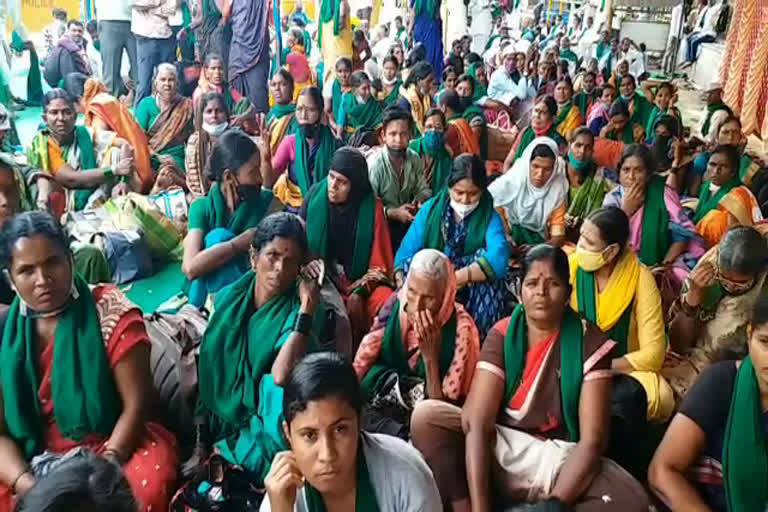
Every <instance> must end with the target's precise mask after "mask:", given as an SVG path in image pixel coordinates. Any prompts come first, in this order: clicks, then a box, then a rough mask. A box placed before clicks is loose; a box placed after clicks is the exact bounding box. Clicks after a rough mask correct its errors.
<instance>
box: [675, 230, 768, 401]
mask: <svg viewBox="0 0 768 512" xmlns="http://www.w3.org/2000/svg"><path fill="white" fill-rule="evenodd" d="M758 227H759V228H760V230H761V231H759V232H758V231H757V230H756V229H755V228H751V227H747V226H736V227H734V228H731V229H730V230H729V231H728V232H727V233H726V234H725V235H724V236H723V239H722V240H721V241H720V243H719V244H718V245H717V246H715V247H713V248H711V249H710V250H709V251H707V253H706V254H704V256H702V258H701V259H700V260H699V262H698V264H697V265H696V267H695V268H694V269H693V271H692V272H691V275H690V276H689V277H688V279H687V280H686V282H685V283H684V284H683V291H682V293H681V295H680V297H679V299H678V300H677V301H676V302H675V303H674V304H673V306H672V308H671V311H670V318H671V322H670V324H669V344H670V349H671V350H673V351H675V352H676V353H669V354H668V355H667V361H666V362H665V364H664V370H663V372H662V373H663V375H664V376H665V377H666V378H667V380H668V381H669V383H670V384H671V385H672V389H673V390H674V391H675V394H676V395H677V398H678V399H679V398H681V397H683V396H684V395H685V393H686V392H687V391H688V388H689V387H690V386H691V384H692V383H693V381H694V380H695V379H696V376H697V375H698V374H699V373H701V372H702V371H703V370H705V369H706V368H708V367H709V366H710V365H711V364H712V363H714V362H717V361H720V360H723V359H732V358H735V357H743V356H744V354H745V353H746V351H747V346H746V340H747V336H746V325H747V320H748V319H749V311H750V309H751V308H752V306H753V305H754V303H755V301H756V300H757V298H758V297H759V296H760V295H761V294H763V293H764V285H765V278H766V275H767V274H768V271H766V267H765V262H766V258H768V246H767V245H766V240H765V238H764V236H765V235H766V232H765V231H766V228H765V226H764V225H762V224H761V225H759V226H758Z"/></svg>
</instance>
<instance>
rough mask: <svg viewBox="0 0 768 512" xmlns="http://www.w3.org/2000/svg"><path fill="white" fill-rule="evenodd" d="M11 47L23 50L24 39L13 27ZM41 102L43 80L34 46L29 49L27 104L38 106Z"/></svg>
mask: <svg viewBox="0 0 768 512" xmlns="http://www.w3.org/2000/svg"><path fill="white" fill-rule="evenodd" d="M11 48H12V49H13V50H14V51H16V52H19V53H21V52H23V51H24V41H23V40H22V39H21V36H20V35H19V33H18V32H16V30H15V29H14V30H13V32H12V33H11ZM42 104H43V80H42V77H41V75H40V59H39V58H38V57H37V51H35V49H34V48H31V49H30V50H29V74H28V75H27V105H28V106H40V105H42Z"/></svg>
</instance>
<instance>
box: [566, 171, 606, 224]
mask: <svg viewBox="0 0 768 512" xmlns="http://www.w3.org/2000/svg"><path fill="white" fill-rule="evenodd" d="M583 172H584V174H586V177H585V178H584V182H583V183H582V184H581V185H579V187H578V188H577V189H574V187H570V188H569V189H568V196H569V201H568V210H567V211H566V213H567V214H568V215H570V216H572V217H577V218H579V219H583V218H585V217H586V216H587V215H589V214H590V213H592V212H593V211H594V210H596V209H598V208H600V206H602V204H603V198H604V197H605V194H606V192H607V190H606V188H607V187H606V180H605V179H602V178H600V179H597V178H595V173H596V172H597V166H596V165H595V163H594V162H589V164H588V167H587V169H586V170H585V171H583Z"/></svg>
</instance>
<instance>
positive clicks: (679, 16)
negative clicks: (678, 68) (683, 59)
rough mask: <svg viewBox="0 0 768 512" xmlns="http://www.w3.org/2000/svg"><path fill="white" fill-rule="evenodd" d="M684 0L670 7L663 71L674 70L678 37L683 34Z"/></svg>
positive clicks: (669, 71)
mask: <svg viewBox="0 0 768 512" xmlns="http://www.w3.org/2000/svg"><path fill="white" fill-rule="evenodd" d="M685 4H686V2H685V0H680V2H679V3H678V4H677V5H675V6H674V7H673V8H672V19H671V20H670V23H669V35H668V36H667V50H666V51H665V52H664V63H663V67H662V69H663V71H664V72H665V73H672V72H673V71H674V70H675V59H676V58H677V52H678V49H679V47H680V38H681V37H682V36H683V22H684V21H685V17H684V14H685V13H684V11H685V6H686V5H685Z"/></svg>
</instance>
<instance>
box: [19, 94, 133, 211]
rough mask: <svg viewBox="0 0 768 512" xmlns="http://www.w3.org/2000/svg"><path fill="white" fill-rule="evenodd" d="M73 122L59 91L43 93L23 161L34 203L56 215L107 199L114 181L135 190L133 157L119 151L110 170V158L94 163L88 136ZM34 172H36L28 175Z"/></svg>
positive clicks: (71, 109) (73, 115)
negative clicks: (39, 123)
mask: <svg viewBox="0 0 768 512" xmlns="http://www.w3.org/2000/svg"><path fill="white" fill-rule="evenodd" d="M76 120H77V110H76V107H75V102H74V100H73V99H72V97H71V96H70V95H69V94H68V93H67V92H65V91H64V90H62V89H52V90H50V91H48V92H47V93H46V94H45V96H44V97H43V121H44V122H45V128H43V129H42V130H40V131H38V132H37V134H35V136H34V138H33V139H32V143H31V144H30V146H29V148H28V149H27V162H28V164H29V167H31V168H32V169H33V174H32V175H31V176H30V177H29V180H30V181H31V182H32V183H33V184H36V185H37V193H36V205H37V207H38V208H39V209H42V210H48V211H51V212H52V213H53V214H54V215H55V216H56V217H60V216H61V215H62V214H63V213H64V212H67V211H77V210H82V209H84V208H85V207H86V206H87V205H88V204H89V203H92V202H94V201H96V200H99V199H105V198H109V197H110V195H111V191H112V188H113V187H114V186H115V185H117V184H118V180H120V182H121V183H122V185H121V186H123V187H124V186H126V185H127V186H128V188H130V189H132V190H140V189H141V185H140V182H139V180H138V178H137V177H136V175H135V173H134V172H133V159H132V158H130V157H129V156H128V155H126V154H125V153H123V151H122V150H121V151H120V152H119V153H120V155H119V156H118V158H117V165H115V166H114V167H113V166H112V165H113V162H114V159H113V158H112V157H111V156H110V157H107V158H106V159H105V160H106V161H103V162H99V161H98V159H97V153H96V149H95V144H94V140H93V136H92V135H91V132H90V131H89V130H88V128H86V127H85V126H76V125H75V121H76ZM38 169H39V170H40V171H42V172H34V171H36V170H38ZM124 180H125V181H124ZM33 194H34V191H33Z"/></svg>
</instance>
